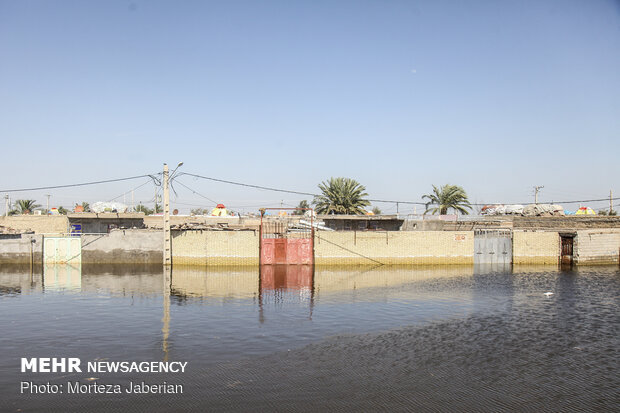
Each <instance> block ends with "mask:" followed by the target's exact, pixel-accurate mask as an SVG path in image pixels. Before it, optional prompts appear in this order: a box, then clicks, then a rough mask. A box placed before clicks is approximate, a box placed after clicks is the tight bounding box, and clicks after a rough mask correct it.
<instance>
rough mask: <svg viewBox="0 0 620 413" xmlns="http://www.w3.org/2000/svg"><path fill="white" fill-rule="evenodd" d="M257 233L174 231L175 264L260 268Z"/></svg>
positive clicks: (173, 254)
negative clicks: (251, 266)
mask: <svg viewBox="0 0 620 413" xmlns="http://www.w3.org/2000/svg"><path fill="white" fill-rule="evenodd" d="M258 241H259V234H258V231H173V232H172V263H173V265H258V244H259V242H258Z"/></svg>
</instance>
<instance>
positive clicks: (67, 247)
mask: <svg viewBox="0 0 620 413" xmlns="http://www.w3.org/2000/svg"><path fill="white" fill-rule="evenodd" d="M43 261H44V262H45V263H46V264H50V263H59V264H81V263H82V239H81V238H80V237H45V238H44V242H43Z"/></svg>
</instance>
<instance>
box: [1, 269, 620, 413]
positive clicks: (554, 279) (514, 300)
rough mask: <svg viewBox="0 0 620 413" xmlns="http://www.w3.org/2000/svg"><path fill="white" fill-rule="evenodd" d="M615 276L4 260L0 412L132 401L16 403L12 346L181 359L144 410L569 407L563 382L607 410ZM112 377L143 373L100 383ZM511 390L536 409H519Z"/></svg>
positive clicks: (599, 272)
mask: <svg viewBox="0 0 620 413" xmlns="http://www.w3.org/2000/svg"><path fill="white" fill-rule="evenodd" d="M619 274H620V272H619V271H618V269H617V268H616V267H608V268H601V267H597V268H594V269H593V268H578V269H576V270H574V271H569V272H563V271H560V270H559V269H558V268H555V267H549V266H546V267H530V266H519V267H516V266H515V267H514V268H512V269H506V268H498V267H492V266H491V267H488V266H487V267H486V268H485V267H473V266H440V267H419V266H418V267H405V266H403V267H398V266H396V267H389V266H381V267H376V268H371V267H359V268H356V267H346V268H334V267H323V268H321V267H315V268H312V267H308V266H289V267H285V266H273V267H267V268H255V267H248V268H195V267H194V268H183V267H175V268H174V269H172V270H171V271H163V270H162V269H161V267H159V268H155V269H150V268H143V267H135V268H133V267H127V266H124V267H118V268H112V267H105V268H103V267H102V268H88V267H86V266H83V267H82V269H81V270H80V269H79V268H73V267H71V266H66V265H65V266H63V265H59V266H49V267H46V268H43V269H42V270H41V272H40V273H39V274H36V273H35V274H33V276H31V274H30V272H29V271H28V268H26V270H25V271H22V272H19V271H15V270H11V271H7V270H6V268H4V267H3V268H1V269H0V314H2V318H0V331H2V332H3V334H2V336H1V337H0V342H1V343H2V346H3V352H2V353H0V370H2V371H3V374H2V375H0V392H2V394H3V397H4V396H5V395H6V397H4V398H3V399H2V400H0V410H4V409H3V405H2V403H3V402H6V401H9V402H10V403H11V405H10V406H11V410H17V409H18V408H21V409H23V410H27V409H33V410H48V408H49V410H56V411H66V410H77V409H78V408H81V407H83V406H77V405H78V404H79V403H88V404H89V405H88V408H83V410H87V411H96V410H97V409H99V410H100V411H104V410H106V408H108V407H114V408H115V409H117V410H123V409H126V408H127V406H134V407H135V406H137V404H135V403H136V398H132V397H130V396H127V398H126V399H124V400H116V399H112V398H110V399H107V400H106V403H99V402H101V399H99V398H98V396H94V395H93V396H92V397H89V398H82V399H78V398H75V399H67V398H54V397H53V396H50V397H48V398H47V399H44V398H32V399H28V400H25V399H24V398H23V397H22V396H20V395H19V394H18V393H17V392H15V391H14V390H15V383H17V382H19V380H22V379H23V376H22V375H21V373H20V372H19V371H18V369H17V368H16V367H15V366H16V362H15V360H19V358H20V357H24V355H25V353H24V352H25V349H27V354H28V355H31V356H32V357H35V356H39V357H45V356H49V355H50V354H52V353H53V354H54V355H58V356H69V357H80V358H82V359H83V360H89V361H90V360H94V359H102V358H106V359H110V360H171V361H174V360H182V361H189V362H190V366H191V372H190V373H188V374H187V375H184V376H183V377H181V378H178V377H175V378H174V380H180V381H182V382H183V383H184V384H185V385H187V389H188V390H187V393H186V395H184V396H183V397H180V398H177V399H172V398H170V399H165V400H164V399H157V398H143V399H139V400H138V402H140V403H144V404H142V405H141V406H143V407H144V410H149V411H165V410H173V409H176V410H190V409H192V408H193V409H194V410H206V409H207V408H209V409H211V408H213V409H214V410H218V409H219V410H223V411H228V410H234V406H246V405H251V406H253V407H255V408H256V409H257V410H269V409H270V408H271V410H273V406H274V404H270V403H272V402H273V401H274V400H275V401H277V402H278V403H283V402H286V401H288V402H290V404H289V405H287V406H289V407H292V406H299V405H305V406H312V407H315V406H318V407H317V410H339V409H340V410H342V409H345V410H346V408H345V407H348V408H349V410H361V411H369V410H370V411H372V410H381V408H383V409H384V410H388V409H391V410H406V408H407V407H412V406H414V407H417V408H418V409H417V410H425V407H429V406H431V407H433V408H434V407H435V406H439V407H437V408H438V409H440V407H441V409H440V410H446V411H449V410H455V409H457V410H458V409H459V408H461V410H476V407H479V406H480V405H476V404H475V403H477V402H478V399H479V398H482V399H483V400H484V401H485V403H486V404H481V405H483V406H487V407H489V410H523V409H524V408H527V409H529V410H532V411H534V410H540V409H537V408H536V407H540V406H543V407H544V406H553V407H555V406H556V405H555V404H546V401H547V399H548V398H549V397H552V398H553V399H554V401H556V402H557V401H558V400H560V401H562V400H568V399H567V398H566V397H564V396H565V395H566V394H567V393H569V391H570V394H571V395H579V396H580V398H581V399H580V400H581V401H582V402H580V403H581V404H577V405H575V406H577V408H575V409H574V410H584V409H583V408H582V407H583V406H588V405H592V406H598V407H599V408H600V410H606V409H605V408H606V407H609V406H610V405H611V403H609V404H606V402H605V400H608V399H609V397H610V395H612V396H613V391H614V390H613V389H617V388H618V386H616V384H618V379H617V374H616V373H615V371H614V370H613V369H610V368H609V366H611V365H613V364H612V363H613V362H614V360H615V358H614V355H615V354H617V331H618V317H617V291H618V289H619V288H620V286H619V284H618V283H619V282H620V277H618V275H619ZM545 292H553V293H554V295H552V296H550V297H547V296H545V295H544V293H545ZM50 352H51V353H50ZM616 358H617V357H616ZM616 361H617V360H616ZM599 365H601V366H603V367H600V368H599V367H598V366H599ZM86 377H87V376H85V377H81V376H80V377H78V376H76V380H79V379H85V378H86ZM257 378H260V379H257ZM283 378H284V379H285V380H283ZM47 379H48V378H47V377H46V378H45V380H47ZM127 379H132V380H133V379H136V380H143V379H144V377H143V376H140V375H139V376H135V377H128V376H119V375H116V376H114V375H112V374H110V375H106V376H105V377H103V378H102V380H104V382H115V381H118V380H127ZM166 379H167V378H166ZM50 380H52V381H53V380H57V381H58V380H61V378H60V377H57V376H53V377H52V376H50ZM62 380H66V379H65V378H62ZM157 380H161V378H159V377H158V378H157ZM614 380H615V381H614ZM584 383H586V384H585V385H586V386H589V387H588V388H587V390H580V389H582V388H583V386H584ZM605 386H607V387H605ZM278 389H279V390H278ZM606 389H607V390H606ZM609 389H612V390H611V391H610V390H609ZM278 392H280V393H278ZM318 394H320V395H321V397H320V398H317V397H316V395H318ZM590 394H592V395H595V396H596V397H594V396H592V397H591V398H590V399H588V397H589V396H588V395H590ZM312 395H314V397H313V396H312ZM464 395H465V396H464ZM472 395H475V396H472ZM511 395H513V396H514V397H512V398H511ZM549 395H551V396H549ZM463 397H465V399H463ZM606 397H607V399H606ZM498 398H500V399H501V400H499V399H498ZM524 398H527V400H534V401H535V403H534V404H530V405H527V406H525V405H524V404H523V400H524ZM342 400H346V403H347V405H346V406H345V405H343V404H339V403H341V402H342ZM420 400H431V401H432V405H420V404H419V403H420ZM498 400H499V401H498ZM573 400H574V399H573ZM304 401H305V402H307V403H308V404H303V403H304ZM468 401H469V403H470V404H463V403H467V402H468ZM46 402H49V404H46ZM127 402H130V403H129V404H128V403H127ZM399 402H402V404H399ZM543 402H545V403H543ZM37 403H38V404H37ZM131 403H134V404H131ZM165 403H168V404H165ZM192 403H193V404H192ZM312 403H315V404H312ZM316 403H318V404H316ZM416 403H418V404H416ZM472 403H474V404H472ZM493 403H495V404H493ZM588 403H590V404H588ZM597 403H598V404H597ZM69 405H70V407H71V408H68V407H67V406H69ZM76 406H77V407H76ZM231 406H232V408H231ZM562 406H564V405H562ZM562 406H560V407H562ZM575 406H573V407H575ZM285 407H286V405H285ZM353 407H356V408H353ZM530 407H531V408H530ZM564 407H566V406H564ZM569 407H570V406H569ZM261 408H262V409H261ZM549 409H551V408H549ZM283 410H287V409H286V408H284V409H283ZM288 410H294V409H293V408H290V409H288ZM412 410H416V409H413V407H412ZM557 410H562V409H560V408H558V409H557ZM564 410H566V409H564ZM607 410H609V409H607Z"/></svg>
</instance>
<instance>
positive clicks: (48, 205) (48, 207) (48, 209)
mask: <svg viewBox="0 0 620 413" xmlns="http://www.w3.org/2000/svg"><path fill="white" fill-rule="evenodd" d="M45 196H46V197H47V209H46V211H45V215H49V214H50V194H47V195H45Z"/></svg>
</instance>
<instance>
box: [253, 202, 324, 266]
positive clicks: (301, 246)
mask: <svg viewBox="0 0 620 413" xmlns="http://www.w3.org/2000/svg"><path fill="white" fill-rule="evenodd" d="M260 211H261V220H260V246H259V248H260V263H261V265H264V264H268V265H269V264H314V217H313V215H314V212H313V211H312V209H306V208H262V209H261V210H260ZM267 211H278V213H277V215H268V214H267ZM294 211H300V212H301V213H302V215H289V214H290V213H291V212H294ZM306 211H310V212H309V213H306Z"/></svg>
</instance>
